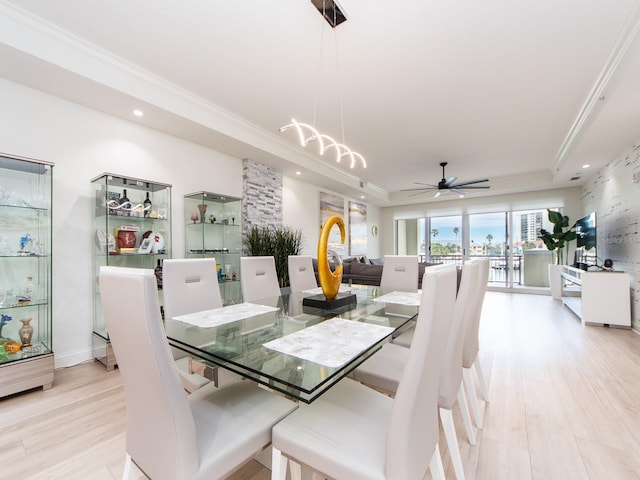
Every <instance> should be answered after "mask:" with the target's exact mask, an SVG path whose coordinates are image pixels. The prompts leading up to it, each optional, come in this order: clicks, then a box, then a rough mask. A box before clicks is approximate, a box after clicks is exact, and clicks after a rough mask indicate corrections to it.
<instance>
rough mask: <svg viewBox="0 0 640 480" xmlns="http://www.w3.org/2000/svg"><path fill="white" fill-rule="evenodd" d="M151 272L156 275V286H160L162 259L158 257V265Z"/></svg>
mask: <svg viewBox="0 0 640 480" xmlns="http://www.w3.org/2000/svg"><path fill="white" fill-rule="evenodd" d="M153 273H154V274H155V276H156V283H157V284H158V288H162V259H160V258H159V259H158V265H157V266H156V268H155V269H154V271H153Z"/></svg>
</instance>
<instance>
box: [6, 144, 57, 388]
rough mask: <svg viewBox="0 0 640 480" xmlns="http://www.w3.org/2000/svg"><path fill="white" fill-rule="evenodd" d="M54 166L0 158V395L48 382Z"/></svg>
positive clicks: (50, 368)
mask: <svg viewBox="0 0 640 480" xmlns="http://www.w3.org/2000/svg"><path fill="white" fill-rule="evenodd" d="M52 181H53V164H52V163H49V162H42V161H39V160H33V159H29V158H23V157H16V156H12V155H6V154H0V397H3V396H6V395H11V394H14V393H18V392H21V391H24V390H28V389H31V388H36V387H42V388H43V389H44V390H46V389H49V388H51V386H52V384H53V376H54V373H53V368H54V356H53V351H52V346H51V345H52V321H51V305H50V304H51V218H52V217H51V215H52V213H51V191H52Z"/></svg>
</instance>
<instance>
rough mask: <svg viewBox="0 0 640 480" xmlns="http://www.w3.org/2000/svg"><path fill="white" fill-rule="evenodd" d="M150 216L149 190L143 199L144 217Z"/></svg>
mask: <svg viewBox="0 0 640 480" xmlns="http://www.w3.org/2000/svg"><path fill="white" fill-rule="evenodd" d="M150 216H151V200H150V199H149V192H147V198H145V199H144V217H145V218H149V217H150Z"/></svg>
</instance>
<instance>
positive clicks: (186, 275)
mask: <svg viewBox="0 0 640 480" xmlns="http://www.w3.org/2000/svg"><path fill="white" fill-rule="evenodd" d="M162 266H163V269H162V289H163V299H164V314H165V318H173V317H175V316H178V315H185V314H187V313H194V312H200V311H202V310H211V309H213V308H219V307H222V297H221V295H220V286H219V285H218V275H217V272H216V259H215V258H191V259H184V258H174V259H166V260H164V261H163V263H162ZM171 352H172V354H173V358H174V359H175V361H176V366H177V367H178V372H179V373H180V379H181V380H182V385H183V386H184V389H185V390H186V391H187V392H189V393H192V392H194V391H196V390H197V389H199V388H201V387H203V386H204V385H206V384H207V383H209V382H210V381H211V380H210V377H211V378H213V380H214V382H215V383H216V385H217V382H218V380H217V379H218V376H217V373H218V370H217V368H214V367H209V366H207V365H204V364H202V363H200V362H196V361H195V360H193V358H192V357H191V356H189V355H187V354H186V353H185V352H183V351H182V350H179V349H177V348H171ZM199 372H201V373H202V374H201V373H199Z"/></svg>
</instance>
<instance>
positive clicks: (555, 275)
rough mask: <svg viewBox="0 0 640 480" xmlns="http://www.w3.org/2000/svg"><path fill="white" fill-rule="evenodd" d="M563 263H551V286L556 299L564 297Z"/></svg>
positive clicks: (552, 294) (553, 296)
mask: <svg viewBox="0 0 640 480" xmlns="http://www.w3.org/2000/svg"><path fill="white" fill-rule="evenodd" d="M561 274H562V265H555V264H549V288H550V290H551V297H552V298H553V299H554V300H560V299H562V275H561Z"/></svg>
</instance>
